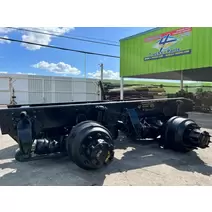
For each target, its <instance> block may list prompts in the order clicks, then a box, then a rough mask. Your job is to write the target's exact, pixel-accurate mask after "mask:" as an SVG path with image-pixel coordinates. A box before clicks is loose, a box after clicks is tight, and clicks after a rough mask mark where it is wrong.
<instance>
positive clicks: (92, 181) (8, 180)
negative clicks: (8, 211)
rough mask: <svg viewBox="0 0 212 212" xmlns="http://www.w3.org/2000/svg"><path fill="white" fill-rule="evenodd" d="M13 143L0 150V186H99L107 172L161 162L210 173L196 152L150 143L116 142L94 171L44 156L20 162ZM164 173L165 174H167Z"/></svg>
mask: <svg viewBox="0 0 212 212" xmlns="http://www.w3.org/2000/svg"><path fill="white" fill-rule="evenodd" d="M16 148H17V145H14V146H12V147H9V148H7V149H3V150H0V159H1V160H0V161H3V162H0V170H1V169H2V171H3V174H2V176H0V186H26V185H39V186H46V185H48V186H56V185H60V186H101V185H103V184H104V181H105V178H106V176H107V175H111V174H114V173H124V172H127V171H129V170H136V169H141V168H142V169H145V168H149V167H152V166H156V165H160V164H165V165H168V166H170V167H173V168H175V169H177V170H180V171H183V172H191V173H194V172H197V173H200V174H202V175H206V176H210V175H211V174H212V167H210V166H208V165H207V164H205V163H204V161H202V160H201V159H200V158H199V157H198V155H197V153H196V152H195V151H194V152H190V153H188V154H180V153H174V152H172V151H169V150H163V149H159V147H158V145H157V144H155V143H154V142H153V143H151V144H150V145H145V144H138V143H134V142H129V141H126V139H124V138H123V137H121V138H120V139H119V141H117V142H116V149H117V151H118V152H117V154H116V155H117V156H116V158H115V159H114V161H113V163H112V164H110V165H109V166H108V167H106V168H104V169H102V170H97V171H85V170H82V169H80V168H79V167H77V166H76V165H75V164H74V163H72V162H71V161H70V160H69V159H68V158H55V159H44V160H37V161H30V162H24V163H20V162H17V161H15V160H14V159H13V157H14V152H15V150H16ZM167 174H168V173H167Z"/></svg>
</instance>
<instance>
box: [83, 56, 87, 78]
mask: <svg viewBox="0 0 212 212" xmlns="http://www.w3.org/2000/svg"><path fill="white" fill-rule="evenodd" d="M86 75H87V73H86V54H85V57H84V77H85V79H86Z"/></svg>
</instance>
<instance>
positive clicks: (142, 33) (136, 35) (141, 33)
mask: <svg viewBox="0 0 212 212" xmlns="http://www.w3.org/2000/svg"><path fill="white" fill-rule="evenodd" d="M162 28H164V27H155V28H153V29H150V30H146V31H144V32H140V33H137V34H135V35H131V36H129V37H126V38H122V39H120V40H119V41H123V40H128V39H131V38H134V37H138V36H140V35H145V34H148V33H150V32H154V31H157V30H159V29H162Z"/></svg>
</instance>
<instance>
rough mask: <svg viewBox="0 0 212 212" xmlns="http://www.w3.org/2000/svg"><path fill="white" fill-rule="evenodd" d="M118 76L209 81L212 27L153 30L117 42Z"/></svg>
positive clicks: (211, 60) (210, 76) (211, 66)
mask: <svg viewBox="0 0 212 212" xmlns="http://www.w3.org/2000/svg"><path fill="white" fill-rule="evenodd" d="M120 76H121V77H131V78H151V79H153V78H154V79H172V80H180V79H181V81H182V80H193V81H212V28H204V27H199V28H198V27H168V28H166V27H163V28H155V29H152V30H149V31H146V32H143V33H140V34H137V35H134V36H131V37H127V38H124V39H122V40H120Z"/></svg>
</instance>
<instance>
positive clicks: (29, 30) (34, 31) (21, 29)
mask: <svg viewBox="0 0 212 212" xmlns="http://www.w3.org/2000/svg"><path fill="white" fill-rule="evenodd" d="M7 28H10V29H15V30H19V31H26V32H33V33H39V34H43V35H50V36H55V37H61V38H66V39H73V40H79V41H84V42H90V43H97V44H103V45H108V46H116V47H119V45H118V44H112V43H106V42H100V41H93V40H87V39H81V38H75V37H71V36H66V35H57V34H54V33H49V32H41V31H36V30H31V29H23V28H16V27H7Z"/></svg>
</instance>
